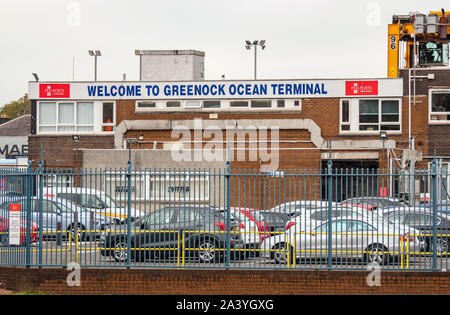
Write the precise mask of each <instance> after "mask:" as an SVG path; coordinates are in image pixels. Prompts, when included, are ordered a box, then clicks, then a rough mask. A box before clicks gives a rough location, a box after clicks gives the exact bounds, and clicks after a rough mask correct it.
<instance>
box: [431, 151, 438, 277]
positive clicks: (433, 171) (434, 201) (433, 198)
mask: <svg viewBox="0 0 450 315" xmlns="http://www.w3.org/2000/svg"><path fill="white" fill-rule="evenodd" d="M436 181H437V169H436V157H435V158H434V159H433V162H432V163H431V190H432V191H431V203H432V207H433V245H432V246H433V270H437V237H436V235H437V224H436V222H437V185H436Z"/></svg>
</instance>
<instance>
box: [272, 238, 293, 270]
mask: <svg viewBox="0 0 450 315" xmlns="http://www.w3.org/2000/svg"><path fill="white" fill-rule="evenodd" d="M272 249H273V252H272V254H271V256H272V260H273V261H274V262H275V263H276V264H280V265H283V264H287V262H288V253H289V261H290V263H293V262H294V259H295V258H294V255H293V250H292V247H291V246H289V247H288V246H287V245H286V243H279V244H276V245H275V246H274V247H273V248H272Z"/></svg>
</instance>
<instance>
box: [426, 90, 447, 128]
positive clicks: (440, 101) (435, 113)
mask: <svg viewBox="0 0 450 315" xmlns="http://www.w3.org/2000/svg"><path fill="white" fill-rule="evenodd" d="M430 94H431V95H430V97H429V99H430V122H442V121H444V122H449V121H450V90H430Z"/></svg>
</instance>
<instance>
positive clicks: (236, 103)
mask: <svg viewBox="0 0 450 315" xmlns="http://www.w3.org/2000/svg"><path fill="white" fill-rule="evenodd" d="M230 107H248V101H230Z"/></svg>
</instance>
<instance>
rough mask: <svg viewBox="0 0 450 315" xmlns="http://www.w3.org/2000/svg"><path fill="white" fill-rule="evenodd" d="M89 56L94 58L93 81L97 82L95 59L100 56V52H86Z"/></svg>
mask: <svg viewBox="0 0 450 315" xmlns="http://www.w3.org/2000/svg"><path fill="white" fill-rule="evenodd" d="M88 53H89V56H92V57H94V81H97V57H99V56H101V55H102V53H101V52H100V50H88Z"/></svg>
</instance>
